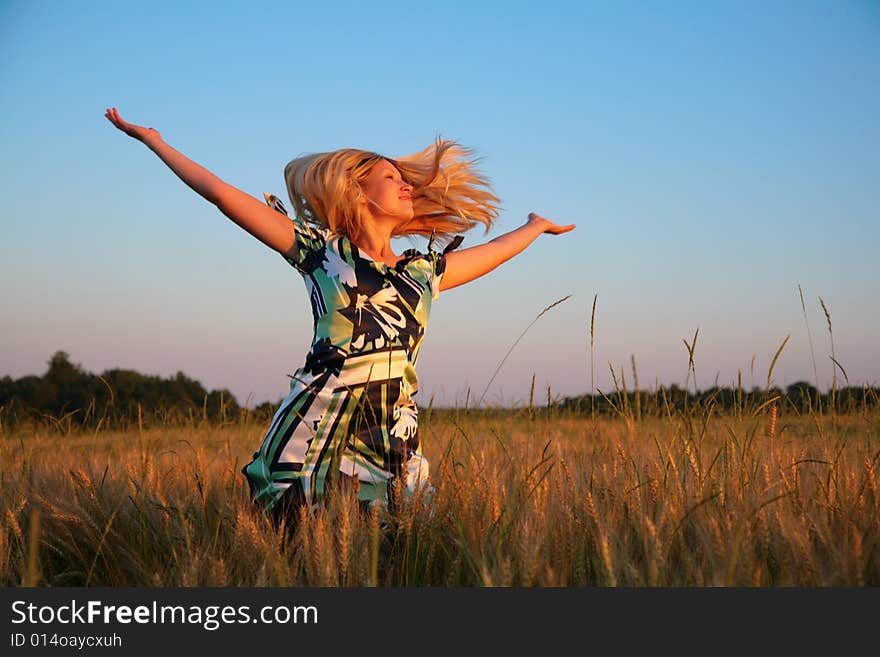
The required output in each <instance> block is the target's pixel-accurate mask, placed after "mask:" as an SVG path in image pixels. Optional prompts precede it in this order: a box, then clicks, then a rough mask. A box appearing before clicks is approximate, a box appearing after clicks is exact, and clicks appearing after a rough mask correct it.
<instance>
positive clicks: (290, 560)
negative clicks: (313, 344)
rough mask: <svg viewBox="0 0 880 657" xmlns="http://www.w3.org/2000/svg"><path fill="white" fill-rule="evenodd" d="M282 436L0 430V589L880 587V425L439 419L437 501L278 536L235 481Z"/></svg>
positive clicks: (407, 502)
mask: <svg viewBox="0 0 880 657" xmlns="http://www.w3.org/2000/svg"><path fill="white" fill-rule="evenodd" d="M266 426H267V424H266V423H265V422H254V421H252V420H246V419H245V420H242V421H237V422H227V423H225V424H224V425H222V426H210V425H208V424H207V423H205V422H200V423H196V422H190V423H189V425H179V426H174V425H168V426H161V425H159V426H151V427H146V428H145V427H143V426H140V427H137V426H136V427H134V428H133V429H131V430H128V431H124V432H114V431H107V430H103V431H97V432H94V433H85V432H76V431H66V432H61V431H58V430H49V429H48V428H41V429H33V428H32V429H30V430H28V429H16V430H13V429H9V428H4V429H3V431H2V435H0V462H2V463H3V468H2V472H0V518H2V519H0V583H2V585H4V586H22V585H25V586H141V587H165V586H447V587H455V586H661V587H664V586H870V585H878V584H880V493H878V475H877V469H878V467H880V464H878V458H880V424H878V418H877V411H876V410H874V409H871V408H865V409H864V410H863V411H861V412H850V413H848V414H845V415H834V414H827V413H826V414H820V413H809V414H798V413H794V412H792V413H787V412H783V411H782V410H780V409H778V408H777V407H776V406H775V405H768V406H765V407H763V408H757V409H753V410H752V411H749V412H747V413H718V412H716V411H715V410H714V408H713V407H712V405H711V404H708V405H696V406H693V407H691V408H689V409H688V410H687V412H677V413H672V412H670V413H667V414H665V415H663V414H660V413H657V414H654V415H650V416H643V417H641V418H638V417H636V416H635V415H633V414H629V415H621V416H618V417H613V418H612V417H603V418H595V419H591V418H590V417H589V415H587V416H586V417H581V416H578V415H576V414H574V413H571V412H568V413H566V412H556V413H554V412H553V410H552V408H551V409H550V410H549V411H548V409H545V408H528V409H521V410H518V411H506V412H505V411H474V410H471V411H447V412H440V411H434V412H429V413H427V414H426V416H425V417H423V419H422V424H421V428H420V435H421V439H422V442H423V445H424V451H425V453H426V455H427V457H428V458H429V459H430V462H431V467H432V475H431V476H432V482H433V484H434V486H435V490H434V492H433V494H432V496H431V498H430V500H429V499H426V498H425V497H424V496H421V495H417V496H416V497H408V496H405V497H401V498H400V499H399V500H397V502H398V505H399V510H398V511H397V512H396V513H395V514H394V515H393V516H392V515H389V514H388V512H387V511H386V510H385V509H374V510H372V511H369V512H364V511H362V510H361V509H360V508H359V506H358V505H357V503H356V501H355V500H354V497H353V493H352V491H347V492H346V491H339V492H338V493H336V494H334V495H333V497H331V498H330V499H328V500H327V501H326V503H325V504H323V505H321V506H319V507H315V508H313V509H311V510H309V511H307V512H306V511H304V512H303V513H302V514H301V515H300V517H299V518H298V519H297V522H295V523H292V524H291V525H290V526H282V527H280V528H279V527H276V526H273V525H272V523H271V522H269V521H268V520H267V519H266V518H265V517H263V515H262V514H260V513H257V512H254V511H253V510H252V508H251V506H250V503H249V500H248V495H247V486H246V483H245V480H244V478H243V476H242V475H241V474H240V468H241V467H242V465H243V464H244V463H245V462H246V461H247V460H249V456H250V453H251V452H252V451H253V449H254V448H255V446H256V445H257V444H258V443H259V441H260V439H261V437H262V434H263V432H264V431H265V428H266Z"/></svg>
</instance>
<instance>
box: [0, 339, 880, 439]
mask: <svg viewBox="0 0 880 657" xmlns="http://www.w3.org/2000/svg"><path fill="white" fill-rule="evenodd" d="M48 365H49V368H48V370H47V371H46V373H45V374H44V375H43V376H25V377H21V378H19V379H15V380H13V379H12V378H11V377H9V376H4V377H3V378H2V379H0V425H2V426H3V427H14V426H20V425H21V424H31V425H53V426H55V427H57V428H61V429H65V430H67V431H71V430H73V429H98V428H104V429H122V430H125V429H128V428H130V427H140V428H143V427H149V426H155V425H161V426H168V425H169V424H171V425H174V424H177V425H181V426H191V425H193V424H198V423H203V422H207V423H211V424H224V423H237V422H241V421H242V420H245V419H253V420H254V421H256V422H267V421H269V420H270V419H271V417H272V415H273V414H274V412H275V410H276V408H277V407H278V404H279V403H280V402H281V399H279V400H278V401H277V402H275V403H272V402H268V401H266V402H263V403H262V404H260V405H259V406H257V407H256V408H254V409H247V408H242V407H241V406H239V404H238V401H237V400H236V398H235V395H233V394H232V392H230V391H229V390H227V389H221V390H211V391H208V390H206V389H205V387H204V386H203V385H202V384H201V383H199V382H198V381H196V380H194V379H190V378H189V377H187V376H186V375H185V374H184V373H183V372H177V374H176V375H175V376H173V377H170V378H167V379H163V378H161V377H158V376H149V375H144V374H140V373H139V372H136V371H134V370H126V369H112V370H105V371H104V372H102V373H101V374H91V373H89V372H86V371H84V370H83V369H82V367H81V366H80V365H77V364H74V363H71V361H70V356H69V355H68V354H67V353H66V352H64V351H57V352H55V354H54V355H53V356H52V358H51V359H50V360H49V362H48ZM548 401H550V400H548ZM878 401H880V388H876V387H868V386H862V387H854V386H847V387H844V388H832V389H831V390H828V391H827V392H824V393H821V392H820V391H819V390H817V389H816V387H815V386H813V385H811V384H810V383H807V382H805V381H798V382H797V383H793V384H791V385H790V386H788V387H786V388H785V389H784V390H783V389H781V388H778V387H771V388H767V389H761V388H752V389H751V390H749V391H746V390H745V389H741V388H719V387H717V386H716V387H712V388H709V389H707V390H703V391H694V392H690V391H688V390H685V389H683V388H680V387H679V386H677V385H675V384H673V385H670V386H659V387H657V388H656V389H654V390H651V391H646V390H616V391H614V392H610V393H606V394H602V393H597V394H595V395H581V396H578V397H565V398H562V399H556V400H552V401H550V403H549V404H548V405H547V406H545V407H533V405H532V404H531V403H530V404H529V406H528V407H524V408H520V409H468V408H464V409H459V408H456V409H442V408H433V403H432V404H430V405H429V407H428V409H421V411H422V413H423V414H424V416H425V417H426V419H427V417H430V416H431V415H434V416H435V417H444V416H446V415H449V414H450V413H452V414H458V413H461V412H467V413H477V414H484V413H486V412H490V413H497V412H504V411H505V410H516V412H520V413H526V414H528V415H530V416H531V415H543V414H545V413H563V414H565V415H569V416H574V417H584V416H586V417H590V416H593V415H600V416H603V415H604V416H608V415H611V416H614V415H618V416H620V415H622V416H625V417H628V418H633V419H638V418H640V417H650V416H654V417H656V416H661V415H666V414H668V413H679V412H687V411H688V409H695V408H698V407H704V408H705V407H706V406H707V405H710V404H711V405H713V406H714V407H715V408H716V409H717V410H718V411H729V412H734V413H736V412H740V413H748V412H754V411H757V410H761V409H762V407H764V406H765V405H767V404H770V403H773V404H776V405H777V407H778V408H779V410H780V411H782V412H786V411H792V412H798V413H809V412H819V413H822V412H837V413H851V412H859V411H865V410H867V409H873V408H875V407H876V406H877V404H878Z"/></svg>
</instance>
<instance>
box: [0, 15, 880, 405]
mask: <svg viewBox="0 0 880 657" xmlns="http://www.w3.org/2000/svg"><path fill="white" fill-rule="evenodd" d="M316 4H317V3H301V4H300V3H286V2H278V3H252V2H248V3H244V2H241V3H223V2H219V3H218V2H213V3H207V2H205V3H193V2H190V3H177V2H175V3H170V2H169V3H156V2H150V3H116V4H114V3H89V2H81V3H64V4H62V3H55V2H38V1H29V2H3V3H2V4H0V107H2V113H3V117H4V118H3V121H2V124H0V146H2V151H3V158H2V164H0V166H2V171H0V173H2V175H0V221H2V222H3V235H4V237H3V240H2V246H0V303H2V307H3V312H2V314H0V333H2V335H3V338H4V339H3V342H2V345H0V375H4V374H8V375H11V376H14V377H18V376H23V375H25V374H42V373H43V372H44V371H45V369H46V362H47V361H48V359H49V358H50V356H51V355H52V353H54V351H56V350H57V349H64V350H66V351H67V352H68V353H69V354H70V355H71V358H72V359H73V360H74V361H75V362H78V363H80V364H82V366H83V367H84V368H86V369H87V370H90V371H93V372H100V371H103V370H104V369H108V368H112V367H126V368H131V369H136V370H138V371H141V372H144V373H148V374H156V375H161V376H170V375H173V374H174V373H175V372H176V371H178V370H182V371H184V372H185V373H186V374H187V375H189V376H192V377H194V378H197V379H199V380H200V381H202V382H203V383H204V384H205V385H206V386H207V387H208V388H228V389H230V390H231V391H232V392H233V393H235V395H236V397H237V398H238V401H239V402H240V403H243V404H244V403H247V404H248V405H254V404H255V403H259V402H262V401H265V400H271V401H276V400H279V399H281V398H282V397H283V396H284V395H285V394H286V392H287V389H288V382H289V379H288V378H287V376H285V375H286V373H291V372H293V371H294V370H295V369H296V368H298V367H300V366H301V365H302V362H303V358H304V356H305V354H306V352H307V350H308V347H309V343H310V340H311V337H312V336H311V317H310V316H309V312H310V311H309V306H308V303H307V299H306V296H305V288H304V285H303V283H302V280H301V277H300V276H299V274H297V272H296V271H295V270H294V269H292V268H291V267H290V266H289V265H287V264H286V263H285V262H284V260H283V259H282V258H281V257H280V256H279V255H277V254H276V253H274V252H272V251H271V250H269V249H267V248H266V247H265V246H264V245H262V244H261V243H260V242H258V241H257V240H255V239H254V238H252V237H251V236H249V235H248V234H247V233H245V232H243V231H242V230H241V229H240V228H238V227H237V226H236V225H234V224H233V223H232V222H230V221H229V220H228V219H226V218H225V217H224V216H223V215H221V214H220V213H219V212H218V211H217V210H216V209H215V208H214V207H213V206H211V205H210V204H209V203H207V202H206V201H204V200H203V199H201V198H200V197H198V196H197V195H195V194H194V193H193V192H192V191H191V190H189V188H187V187H186V186H185V185H183V184H182V183H181V182H180V181H179V180H178V179H177V178H176V176H174V174H173V173H171V172H170V170H168V169H167V168H166V167H165V166H164V165H163V164H162V163H161V161H159V159H158V158H156V157H155V155H153V154H152V153H151V152H150V151H149V150H147V149H146V148H145V147H143V146H142V145H141V144H139V143H137V142H135V141H133V140H131V139H130V138H128V137H126V136H125V135H123V134H122V133H121V132H119V131H117V130H116V129H115V128H114V127H113V126H112V125H111V124H110V123H109V122H107V121H106V119H105V118H104V116H103V114H104V110H105V109H106V108H107V107H111V106H116V107H118V108H119V110H120V112H121V114H122V116H123V118H125V119H127V120H129V121H132V122H135V123H141V124H143V125H148V126H151V127H154V128H156V129H158V130H159V131H160V132H161V133H162V136H163V138H164V139H165V140H166V141H167V142H169V143H170V144H171V145H172V146H174V147H175V148H177V149H178V150H180V151H182V152H183V153H185V154H186V155H188V156H189V157H191V158H192V159H194V160H195V161H197V162H199V163H200V164H202V165H203V166H205V167H207V168H208V169H210V170H211V171H213V172H214V173H216V174H217V175H218V176H220V177H221V178H223V179H224V180H226V181H227V182H229V183H231V184H233V185H235V186H237V187H239V188H240V189H243V190H244V191H246V192H248V193H251V194H253V195H255V196H258V197H259V196H261V193H262V192H263V191H271V192H274V193H277V194H279V195H284V194H285V192H284V184H283V178H282V170H283V167H284V165H285V164H286V162H287V161H288V160H290V159H292V158H293V157H296V156H297V155H300V154H302V153H306V152H312V151H324V150H331V149H334V148H341V147H345V146H355V147H361V148H367V149H371V150H377V151H379V152H383V153H387V154H389V155H391V156H393V155H402V154H406V153H411V152H414V151H417V150H420V149H421V148H423V147H424V146H426V145H427V144H428V143H430V142H431V140H432V139H433V138H434V137H435V136H436V135H437V134H440V135H442V136H443V137H448V138H452V139H456V140H458V141H460V142H461V143H462V144H464V145H466V146H470V147H472V148H474V149H475V150H476V151H477V152H478V153H479V154H480V155H481V156H482V157H483V160H482V163H481V167H482V170H483V171H484V172H485V173H486V174H487V175H488V176H489V178H490V179H491V180H492V183H493V185H494V189H495V191H496V192H497V194H498V195H499V196H500V197H501V198H502V200H503V206H504V212H503V213H502V216H501V218H500V220H499V221H498V223H497V225H496V227H495V228H493V229H492V230H491V231H490V232H489V233H488V234H484V233H483V232H482V231H479V230H475V231H472V232H470V233H468V234H467V235H466V238H465V242H464V245H463V247H464V246H468V245H474V244H479V243H481V242H483V241H486V240H488V239H492V238H493V237H496V236H498V235H500V234H502V233H504V232H506V231H508V230H512V229H514V228H516V227H518V226H519V225H521V224H522V223H523V222H524V221H525V220H526V215H527V214H528V212H530V211H537V212H539V213H541V214H544V215H545V216H548V217H551V218H553V219H556V220H557V221H558V222H559V223H576V224H577V226H578V227H577V229H576V230H575V231H573V232H571V233H568V234H566V235H562V236H550V235H544V236H542V237H540V238H539V239H538V240H537V241H536V242H535V243H534V244H533V245H532V246H531V247H530V248H529V249H527V250H526V251H525V252H524V253H523V254H521V255H520V256H517V257H516V258H514V259H513V260H511V261H509V262H508V263H505V264H504V265H502V266H501V267H500V268H499V269H497V270H495V271H494V272H492V273H490V274H489V275H487V276H486V277H484V278H482V279H479V280H477V281H475V282H472V283H470V284H469V285H466V286H464V287H460V288H456V289H453V290H449V291H446V292H444V293H443V295H442V296H441V299H440V300H439V301H438V302H436V303H435V305H434V307H433V311H432V318H431V324H430V326H429V328H428V332H427V336H426V340H425V343H424V346H423V348H422V351H421V354H420V359H419V367H418V370H419V378H420V382H421V391H420V393H419V396H418V398H417V399H418V401H419V402H420V403H422V404H427V402H428V399H429V398H430V397H431V396H432V395H434V397H435V404H447V405H451V404H455V403H456V402H457V403H463V402H464V399H465V397H466V395H467V389H468V388H470V389H471V393H470V396H471V400H473V399H474V398H475V397H479V396H480V395H481V394H482V392H483V390H484V388H485V386H486V385H487V384H488V382H489V379H490V377H491V375H492V373H493V372H494V371H495V368H496V367H497V366H498V364H499V363H500V362H501V360H502V359H503V357H504V354H505V353H506V352H507V350H508V348H509V347H510V346H511V345H512V344H513V342H514V340H516V338H517V337H518V336H519V335H520V333H522V331H523V330H524V329H525V328H526V326H528V324H529V323H530V322H531V321H532V320H533V319H534V318H535V316H536V315H537V314H538V313H539V312H540V311H541V310H542V309H543V308H544V307H546V306H547V305H549V304H551V303H552V302H554V301H556V300H557V299H560V298H562V297H564V296H565V295H569V294H570V295H571V298H569V299H568V300H567V301H566V302H565V303H563V304H560V305H559V306H557V307H555V308H553V309H552V310H551V311H549V312H548V313H547V314H546V315H544V316H543V317H542V318H541V319H540V320H539V321H538V322H537V323H536V324H535V325H534V326H533V327H532V328H531V329H530V330H529V332H528V333H527V334H526V336H525V337H524V338H523V339H522V341H521V342H520V343H519V344H518V345H517V347H516V349H515V350H514V351H513V353H512V354H511V356H510V357H509V358H508V359H507V361H506V362H505V363H504V366H503V367H502V369H501V371H500V373H499V374H498V376H497V378H496V379H495V381H494V382H493V384H492V386H491V388H490V389H489V390H488V392H487V394H486V400H487V402H489V403H505V404H510V403H517V402H521V401H523V400H524V399H527V397H528V390H529V384H530V382H531V377H532V374H533V373H534V374H535V378H536V386H537V388H538V389H539V390H542V391H543V392H542V393H541V395H540V397H541V398H542V399H544V398H546V389H547V387H548V386H550V389H551V394H552V395H553V396H559V395H575V394H579V393H582V392H585V391H588V390H589V388H590V352H589V321H590V308H591V305H592V300H593V295H594V294H598V311H597V318H596V335H595V348H594V353H593V358H594V363H595V372H596V384H597V386H598V387H600V388H602V389H605V390H607V389H608V388H609V387H610V386H611V385H612V384H611V380H610V379H611V377H610V374H609V373H608V363H609V362H610V363H612V364H613V365H614V367H615V368H616V369H619V368H620V367H621V365H624V366H625V367H626V370H627V377H628V379H629V378H630V376H631V372H630V355H631V354H634V355H635V358H636V361H637V363H638V368H639V379H640V383H641V384H642V387H647V386H653V385H654V384H655V382H660V383H678V384H679V385H681V384H683V383H684V380H685V375H686V371H687V353H686V351H685V348H684V345H683V344H682V339H683V338H687V339H688V340H690V338H691V337H692V336H693V333H694V330H695V329H696V328H697V327H699V329H700V337H699V339H698V343H697V349H696V362H695V365H696V373H697V381H698V385H699V387H701V388H704V387H708V386H710V385H712V383H713V382H714V380H715V379H716V376H717V378H718V381H719V383H720V384H722V385H725V384H730V383H732V382H734V381H735V380H736V377H737V370H742V372H743V380H744V382H745V383H746V384H747V385H749V384H751V383H752V382H754V384H755V385H763V384H764V383H765V382H766V377H767V368H768V366H769V363H770V360H771V358H772V356H773V354H774V353H775V351H776V348H777V347H778V346H779V344H780V343H781V342H782V340H783V339H784V338H785V336H786V335H789V334H790V335H791V339H790V340H789V344H788V346H787V347H786V349H785V351H784V352H783V354H782V356H781V357H780V359H779V361H778V363H777V365H776V369H775V370H774V373H773V381H774V383H776V384H778V385H787V384H790V383H793V382H794V381H797V380H801V379H806V380H810V381H812V380H813V379H814V375H813V366H812V361H811V357H810V349H809V343H808V336H807V327H806V325H805V321H804V316H803V313H802V310H801V305H800V298H799V296H798V288H797V286H798V284H800V285H801V286H802V288H803V290H804V295H805V300H806V304H807V320H808V322H809V327H810V331H811V332H812V338H813V344H814V348H815V352H816V361H817V369H818V378H819V383H820V386H821V387H823V388H824V387H825V386H826V385H828V384H829V383H830V380H831V375H832V364H831V361H830V359H829V358H828V355H829V354H830V349H831V345H830V340H829V335H828V331H827V326H826V322H825V317H824V314H823V313H822V310H821V308H820V306H819V301H818V298H819V296H821V297H822V298H823V299H824V300H825V303H826V305H827V307H828V309H829V311H830V312H831V317H832V321H833V331H834V348H835V353H836V356H837V360H838V361H840V362H841V364H842V365H843V366H844V367H845V368H846V371H847V374H848V376H849V379H850V382H852V383H869V384H873V385H878V383H880V344H878V342H880V339H878V336H880V331H878V324H880V302H878V298H880V296H878V294H877V292H876V285H877V280H878V274H880V267H878V265H877V264H876V260H877V258H876V253H877V251H878V246H880V228H878V219H880V217H878V209H877V208H878V200H880V199H878V197H880V173H878V172H880V122H878V121H877V118H876V117H878V116H880V75H878V74H877V71H878V70H880V6H878V4H877V3H876V2H869V1H867V0H862V1H855V0H841V1H840V2H731V3H726V2H713V3H699V2H672V3H647V2H643V3H616V2H615V3H611V2H608V3H562V2H547V3H524V2H514V3H504V4H501V3H489V2H486V3H474V2H447V3H442V4H441V3H407V4H405V3H386V2H374V3H370V4H368V5H363V4H361V3H355V2H350V3H334V2H330V3H326V4H323V5H321V6H320V7H318V6H313V5H316ZM409 246H410V244H409V243H408V242H407V241H405V240H403V241H400V242H395V248H396V249H397V252H398V253H399V252H400V251H402V250H403V249H405V248H408V247H409ZM415 246H417V247H419V248H422V247H423V246H424V241H423V240H419V241H416V242H415ZM753 357H754V363H755V364H754V371H753V372H752V368H751V363H752V359H753Z"/></svg>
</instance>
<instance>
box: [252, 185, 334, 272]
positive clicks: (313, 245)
mask: <svg viewBox="0 0 880 657" xmlns="http://www.w3.org/2000/svg"><path fill="white" fill-rule="evenodd" d="M263 197H264V198H265V199H266V203H267V204H268V205H269V207H272V208H274V209H276V210H278V212H280V213H281V214H283V215H285V216H289V215H288V214H287V208H285V207H284V204H283V203H282V202H281V199H280V198H278V197H277V196H275V195H274V194H269V193H268V192H263ZM290 221H291V223H292V224H293V230H294V235H295V239H296V250H297V254H296V258H290V257H288V256H286V255H284V254H283V253H282V254H281V257H282V258H284V259H285V260H286V261H287V262H288V263H289V264H291V265H293V266H294V267H296V268H297V269H298V270H299V271H300V272H302V273H303V274H309V273H311V271H312V270H313V269H314V266H312V265H311V264H310V263H311V262H313V261H314V260H315V258H314V255H315V254H317V253H318V252H319V251H321V250H322V249H323V248H324V246H325V245H326V244H327V235H328V231H327V230H326V229H324V228H319V227H318V226H314V225H312V224H309V223H307V222H305V221H303V220H302V219H300V218H299V217H290Z"/></svg>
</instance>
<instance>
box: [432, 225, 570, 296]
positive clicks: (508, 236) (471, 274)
mask: <svg viewBox="0 0 880 657" xmlns="http://www.w3.org/2000/svg"><path fill="white" fill-rule="evenodd" d="M574 228H575V224H569V225H568V226H558V225H557V224H555V223H553V222H552V221H550V220H549V219H545V218H544V217H541V216H539V215H537V214H535V213H534V212H531V213H529V220H528V221H527V222H526V223H525V224H524V225H522V226H520V227H519V228H517V229H516V230H512V231H510V232H509V233H505V234H504V235H500V236H499V237H496V238H495V239H494V240H492V241H491V242H486V243H485V244H480V245H479V246H472V247H471V248H469V249H462V250H461V251H452V252H450V253H448V254H446V270H445V271H444V273H443V277H442V278H441V279H440V289H441V290H448V289H449V288H451V287H456V286H458V285H464V284H465V283H470V282H471V281H472V280H474V279H476V278H479V277H480V276H482V275H483V274H488V273H489V272H490V271H492V270H493V269H495V267H497V266H498V265H500V264H501V263H502V262H507V261H508V260H510V259H511V258H512V257H513V256H515V255H516V254H518V253H521V252H522V251H524V250H525V248H526V247H527V246H528V245H529V244H531V243H532V242H534V241H535V239H536V238H537V237H538V235H540V234H542V233H550V234H551V235H559V234H561V233H567V232H568V231H570V230H573V229H574Z"/></svg>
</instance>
